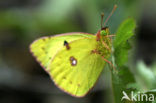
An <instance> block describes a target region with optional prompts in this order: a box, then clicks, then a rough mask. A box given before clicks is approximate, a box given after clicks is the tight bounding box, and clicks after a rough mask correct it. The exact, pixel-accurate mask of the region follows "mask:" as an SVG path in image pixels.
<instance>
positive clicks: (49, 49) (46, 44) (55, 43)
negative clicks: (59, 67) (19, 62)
mask: <svg viewBox="0 0 156 103" xmlns="http://www.w3.org/2000/svg"><path fill="white" fill-rule="evenodd" d="M84 37H94V35H92V34H87V33H78V32H77V33H76V32H75V33H66V34H60V35H57V36H51V37H42V38H39V39H37V40H35V41H34V42H33V43H32V44H31V45H30V51H31V53H32V54H33V56H34V57H35V58H36V59H37V61H38V62H39V63H40V64H41V66H42V67H43V68H44V69H45V70H46V71H47V66H48V65H49V63H50V61H51V60H52V58H53V57H54V55H55V54H56V53H57V52H58V51H59V50H60V49H61V48H62V47H63V46H64V45H63V44H64V41H65V40H66V41H68V42H72V41H74V40H77V39H80V38H84Z"/></svg>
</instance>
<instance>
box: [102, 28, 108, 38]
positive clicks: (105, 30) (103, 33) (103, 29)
mask: <svg viewBox="0 0 156 103" xmlns="http://www.w3.org/2000/svg"><path fill="white" fill-rule="evenodd" d="M100 35H101V36H106V35H109V28H108V27H104V28H102V29H101V31H100Z"/></svg>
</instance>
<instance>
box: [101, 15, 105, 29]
mask: <svg viewBox="0 0 156 103" xmlns="http://www.w3.org/2000/svg"><path fill="white" fill-rule="evenodd" d="M103 19H104V13H101V30H102V28H103V25H102V24H103Z"/></svg>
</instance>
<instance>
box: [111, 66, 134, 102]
mask: <svg viewBox="0 0 156 103" xmlns="http://www.w3.org/2000/svg"><path fill="white" fill-rule="evenodd" d="M132 84H135V79H134V76H133V75H132V73H131V72H130V71H129V69H128V67H122V68H121V69H120V71H119V72H118V73H117V74H116V73H113V72H112V89H113V93H114V103H122V102H126V100H123V101H121V99H122V97H123V91H124V92H126V93H127V94H128V95H130V93H131V91H135V88H134V87H132V86H131V87H130V86H129V85H132Z"/></svg>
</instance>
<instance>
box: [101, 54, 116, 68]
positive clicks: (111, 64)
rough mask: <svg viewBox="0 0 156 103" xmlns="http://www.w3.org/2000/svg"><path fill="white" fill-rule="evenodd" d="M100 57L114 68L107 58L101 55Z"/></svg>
mask: <svg viewBox="0 0 156 103" xmlns="http://www.w3.org/2000/svg"><path fill="white" fill-rule="evenodd" d="M101 57H102V59H103V60H104V61H105V62H107V63H108V64H110V66H112V67H113V69H114V70H116V68H115V67H114V65H113V64H112V62H110V61H108V60H107V59H105V58H104V56H101Z"/></svg>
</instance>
